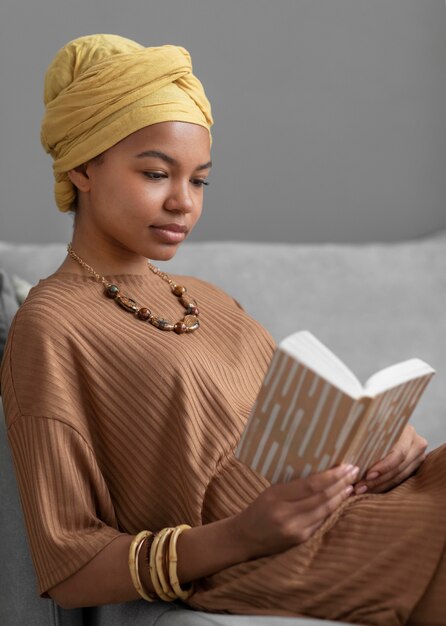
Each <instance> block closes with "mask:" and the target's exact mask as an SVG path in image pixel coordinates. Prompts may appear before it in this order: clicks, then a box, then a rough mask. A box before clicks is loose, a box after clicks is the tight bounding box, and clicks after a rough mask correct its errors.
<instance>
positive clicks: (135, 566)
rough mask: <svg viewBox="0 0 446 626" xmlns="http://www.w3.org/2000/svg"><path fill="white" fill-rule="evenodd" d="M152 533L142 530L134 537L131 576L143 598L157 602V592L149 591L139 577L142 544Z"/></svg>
mask: <svg viewBox="0 0 446 626" xmlns="http://www.w3.org/2000/svg"><path fill="white" fill-rule="evenodd" d="M152 534H153V533H151V532H150V531H149V530H142V531H141V532H140V533H138V534H137V535H135V537H133V540H132V543H131V544H130V549H129V570H130V576H131V577H132V582H133V586H134V587H135V589H136V591H137V592H138V593H139V595H140V596H141V598H143V599H144V600H147V602H155V600H158V598H157V596H156V595H155V594H149V593H147V591H146V590H145V589H144V587H143V585H142V583H141V579H140V577H139V563H138V557H139V553H140V551H141V547H142V544H143V543H144V541H145V540H146V539H147V538H148V537H150V536H151V535H152Z"/></svg>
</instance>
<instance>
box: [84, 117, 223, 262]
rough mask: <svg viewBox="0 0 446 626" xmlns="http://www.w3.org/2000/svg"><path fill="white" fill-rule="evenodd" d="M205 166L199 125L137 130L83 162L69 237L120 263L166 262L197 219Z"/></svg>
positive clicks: (206, 147)
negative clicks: (73, 226) (137, 260)
mask: <svg viewBox="0 0 446 626" xmlns="http://www.w3.org/2000/svg"><path fill="white" fill-rule="evenodd" d="M210 167H211V163H210V138H209V132H208V130H207V129H206V128H204V127H203V126H199V125H198V124H191V123H186V122H161V123H159V124H153V125H151V126H147V127H145V128H142V129H141V130H139V131H137V132H135V133H133V134H131V135H129V136H128V137H126V138H125V139H124V140H122V141H120V142H119V143H118V144H116V145H115V146H113V147H112V148H110V149H109V150H107V151H106V152H104V154H103V158H101V159H99V160H97V161H90V162H89V163H88V164H87V166H86V169H85V180H84V181H83V183H82V185H81V187H82V186H83V188H79V206H78V209H77V211H78V215H77V220H76V231H75V236H77V238H79V236H81V238H82V240H83V244H84V245H85V244H87V241H85V238H88V244H90V245H94V246H95V249H96V250H98V246H99V249H100V250H101V251H102V252H103V253H109V254H112V255H113V257H114V258H116V257H117V258H119V257H121V258H122V259H123V260H127V261H129V260H131V259H132V260H134V259H135V258H136V257H141V256H142V257H145V258H150V259H155V260H168V259H170V258H172V257H173V256H174V254H175V252H176V250H177V247H178V245H179V244H180V243H181V242H182V241H183V240H184V239H185V238H186V237H187V235H188V234H189V233H190V232H191V230H192V229H193V227H194V226H195V224H196V222H197V220H198V219H199V217H200V215H201V211H202V208H203V193H204V187H205V185H204V182H206V178H207V175H208V174H209V172H210ZM88 244H87V245H88Z"/></svg>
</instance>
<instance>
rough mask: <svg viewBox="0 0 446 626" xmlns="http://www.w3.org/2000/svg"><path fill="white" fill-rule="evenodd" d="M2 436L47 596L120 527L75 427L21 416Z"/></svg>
mask: <svg viewBox="0 0 446 626" xmlns="http://www.w3.org/2000/svg"><path fill="white" fill-rule="evenodd" d="M8 436H9V442H10V445H11V449H12V453H13V458H14V464H15V468H16V474H17V480H18V484H19V490H20V496H21V501H22V507H23V513H24V517H25V524H26V527H27V531H28V540H29V545H30V548H31V554H32V557H33V562H34V567H35V570H36V574H37V579H38V585H39V593H40V594H41V595H42V596H47V595H48V594H47V591H48V589H50V588H51V587H53V586H54V585H56V584H58V583H59V582H61V581H63V580H65V579H66V578H68V577H69V576H71V575H72V574H74V573H75V572H76V571H78V570H79V569H80V568H81V567H82V566H83V565H85V564H86V563H88V561H90V560H91V559H92V558H93V557H94V556H95V555H96V554H97V553H98V552H100V550H102V549H103V548H104V547H105V546H106V545H107V544H108V543H110V542H111V541H112V540H113V539H115V538H116V537H117V536H118V535H120V534H121V533H120V532H119V530H118V528H117V523H116V518H115V513H114V509H113V505H112V502H111V498H110V494H109V492H108V489H107V486H106V484H105V481H104V479H103V476H102V474H101V471H100V469H99V467H98V464H97V461H96V458H95V455H94V453H93V452H92V450H91V449H90V447H89V446H88V445H87V443H86V442H85V441H84V440H83V438H82V437H81V435H80V434H79V433H78V432H76V430H74V429H73V428H72V427H71V426H68V425H66V424H64V423H63V422H60V421H58V420H55V419H48V418H45V417H35V416H21V417H20V418H19V419H18V420H15V421H14V423H13V425H12V426H11V427H10V429H9V431H8Z"/></svg>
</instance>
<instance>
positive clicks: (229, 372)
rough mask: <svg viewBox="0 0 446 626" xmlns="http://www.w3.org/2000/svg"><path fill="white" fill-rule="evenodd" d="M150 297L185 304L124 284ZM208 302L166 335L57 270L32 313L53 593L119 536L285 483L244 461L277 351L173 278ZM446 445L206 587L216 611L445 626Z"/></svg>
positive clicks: (174, 312)
mask: <svg viewBox="0 0 446 626" xmlns="http://www.w3.org/2000/svg"><path fill="white" fill-rule="evenodd" d="M107 278H108V279H109V280H110V281H115V282H116V283H117V284H119V285H120V286H121V288H123V289H124V290H126V291H127V292H128V294H129V295H130V296H132V297H133V298H134V299H135V300H136V301H137V302H138V303H139V304H140V305H146V306H148V307H149V308H151V309H152V311H153V312H154V313H155V314H161V315H162V316H164V317H166V318H168V319H170V320H174V321H176V320H178V319H179V318H180V317H181V316H182V314H183V309H182V307H181V305H180V304H179V302H178V301H177V299H176V298H175V297H174V296H173V295H172V293H171V292H170V288H169V286H168V285H167V284H166V283H165V282H163V281H162V280H160V278H159V277H157V276H155V275H154V274H152V273H149V272H148V273H147V274H146V275H120V276H108V277H107ZM174 279H175V280H176V281H177V282H179V283H180V284H185V285H186V286H187V288H188V290H189V292H190V294H191V295H192V296H193V297H195V298H196V299H197V301H198V305H199V308H200V319H201V320H202V326H201V328H200V330H198V331H197V332H195V333H191V334H185V335H176V334H175V333H173V332H163V331H160V330H158V329H156V328H154V327H153V326H151V325H149V324H147V323H144V322H142V321H140V320H138V319H136V318H135V317H134V316H133V315H131V314H130V313H126V312H125V311H124V310H122V309H121V308H120V307H118V306H117V305H116V304H115V303H114V302H113V301H111V300H110V299H108V298H106V297H104V296H103V295H102V287H101V285H99V284H98V283H97V282H96V281H95V280H94V278H93V277H90V276H83V275H77V274H54V275H53V276H51V277H48V278H47V279H44V280H42V281H40V282H39V284H38V285H37V286H36V287H34V288H33V289H32V290H31V292H30V294H29V296H28V298H27V300H26V302H25V303H24V304H23V305H22V307H21V308H20V309H19V311H18V313H17V315H16V317H15V319H14V322H13V326H12V328H11V332H10V335H9V338H8V343H7V346H6V351H5V356H4V359H3V362H2V370H1V384H2V398H3V403H4V407H5V414H6V418H7V424H8V433H9V440H10V444H11V447H12V450H13V455H14V460H15V465H16V471H17V476H18V480H19V485H20V490H21V497H22V503H23V508H24V514H25V520H26V525H27V529H28V534H29V542H30V545H31V550H32V555H33V560H34V564H35V568H36V572H37V577H38V582H39V592H40V593H41V594H42V595H46V592H47V590H48V589H49V588H51V587H52V586H54V585H55V584H57V583H58V582H60V581H62V580H64V579H65V578H67V577H68V576H70V575H71V574H73V573H74V572H76V571H77V570H78V569H80V568H81V567H82V566H83V565H84V564H85V563H87V562H88V561H89V560H90V559H91V558H93V557H94V556H95V554H97V553H98V552H99V551H100V550H101V549H103V548H104V547H105V546H106V545H107V544H108V543H110V542H111V541H113V540H114V539H115V538H116V537H117V536H118V535H119V534H120V533H123V532H124V533H132V534H134V533H136V532H138V531H140V530H142V529H150V530H153V531H156V530H159V529H161V528H163V527H165V526H173V525H177V524H180V523H187V524H190V525H191V526H197V525H200V524H203V523H208V522H212V521H214V520H217V519H221V518H224V517H227V516H229V515H232V514H234V513H236V512H238V511H240V510H242V509H243V508H245V507H246V506H247V505H248V504H249V503H250V502H251V501H252V500H254V499H255V498H256V497H257V495H258V494H259V493H260V492H261V491H262V490H263V489H265V488H266V487H267V486H268V485H269V483H268V481H267V480H266V479H265V478H263V477H261V476H260V475H259V474H257V473H256V472H254V471H252V470H250V469H249V468H247V467H246V466H244V465H243V464H241V463H240V462H239V461H237V460H236V459H235V458H234V456H233V452H234V449H235V447H236V445H237V443H238V440H239V438H240V435H241V432H242V430H243V427H244V424H245V423H246V420H247V418H248V415H249V412H250V409H251V406H252V404H253V402H254V400H255V397H256V395H257V392H258V390H259V387H260V384H261V381H262V378H263V375H264V373H265V371H266V369H267V366H268V364H269V361H270V359H271V356H272V354H273V351H274V348H275V343H274V340H273V339H272V337H271V336H270V335H269V333H268V332H267V331H266V330H265V329H264V328H263V327H262V326H261V325H260V324H258V323H257V322H256V321H255V320H253V319H252V318H250V317H249V316H248V315H247V314H246V313H245V312H244V311H243V310H242V309H241V308H240V307H239V306H238V305H237V303H236V302H235V301H234V300H233V299H232V298H231V297H230V296H229V295H227V294H225V293H224V292H222V291H221V290H219V289H218V288H216V287H214V286H212V285H210V284H209V283H206V282H204V281H201V280H199V279H196V278H192V277H174ZM445 545H446V447H444V446H443V447H442V448H439V449H437V450H436V451H434V452H433V453H431V454H430V455H429V457H428V459H427V460H426V462H425V463H424V464H423V466H422V467H421V468H420V470H419V471H418V472H417V474H416V475H415V476H413V477H412V478H410V479H409V480H407V481H406V482H405V483H403V484H402V485H400V486H399V487H398V488H396V489H394V490H392V491H391V492H389V493H387V494H381V495H367V494H366V495H364V496H358V497H353V498H350V499H349V500H348V501H347V502H346V503H345V504H344V505H343V506H342V507H341V508H340V509H339V510H338V511H336V513H334V514H333V515H332V516H331V517H330V518H328V519H327V521H326V522H325V524H324V525H323V526H322V527H321V528H320V529H319V530H318V531H317V532H316V534H315V535H313V537H312V538H311V539H309V540H308V541H307V542H305V543H304V544H301V545H299V546H296V547H294V548H292V549H289V550H287V551H285V552H283V553H281V554H278V555H274V556H269V557H263V558H260V559H256V560H253V561H249V562H247V563H242V564H238V565H235V566H232V567H230V568H227V569H225V570H223V571H221V572H219V573H217V574H214V575H213V576H209V577H207V578H205V579H203V580H200V581H197V584H196V592H195V594H194V595H193V596H192V597H191V598H190V600H189V601H188V603H189V604H190V606H191V607H194V608H197V609H202V610H206V611H215V612H227V613H245V614H263V615H268V614H270V615H290V616H291V615H308V616H312V617H320V618H329V619H334V620H336V619H338V620H343V621H346V622H356V623H360V624H371V625H377V626H378V625H379V626H384V625H385V626H393V625H400V624H406V623H410V624H423V626H433V625H434V624H435V625H438V624H446V603H445V601H444V597H443V596H444V589H443V587H444V582H445V576H446V574H445V568H446V556H445V550H446V548H445Z"/></svg>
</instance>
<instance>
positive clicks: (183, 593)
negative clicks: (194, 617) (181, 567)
mask: <svg viewBox="0 0 446 626" xmlns="http://www.w3.org/2000/svg"><path fill="white" fill-rule="evenodd" d="M190 528H191V526H189V525H188V524H181V525H180V526H177V527H176V528H175V530H174V531H173V533H172V536H171V537H170V543H169V581H170V585H171V587H172V589H173V590H174V592H175V593H176V595H177V597H178V598H181V600H187V599H188V598H190V596H191V595H192V594H193V592H194V584H193V583H190V587H189V589H182V588H181V586H180V581H179V580H178V568H177V563H178V556H177V539H178V537H179V536H180V535H181V533H182V532H183V531H185V530H188V529H190Z"/></svg>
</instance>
